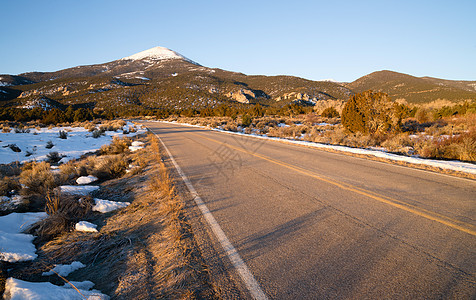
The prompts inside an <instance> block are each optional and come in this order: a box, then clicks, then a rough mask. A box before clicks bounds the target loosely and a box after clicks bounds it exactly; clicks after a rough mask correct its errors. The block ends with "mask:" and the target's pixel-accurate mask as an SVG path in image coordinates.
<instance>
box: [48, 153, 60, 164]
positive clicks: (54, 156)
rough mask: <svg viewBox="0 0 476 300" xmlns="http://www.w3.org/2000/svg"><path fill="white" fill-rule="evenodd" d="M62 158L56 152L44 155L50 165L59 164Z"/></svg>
mask: <svg viewBox="0 0 476 300" xmlns="http://www.w3.org/2000/svg"><path fill="white" fill-rule="evenodd" d="M62 158H63V156H61V155H60V154H59V153H58V152H57V151H52V152H50V153H48V154H47V155H46V161H47V162H49V163H51V164H55V163H57V162H59V161H60V160H61V159H62Z"/></svg>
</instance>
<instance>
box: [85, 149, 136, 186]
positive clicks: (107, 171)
mask: <svg viewBox="0 0 476 300" xmlns="http://www.w3.org/2000/svg"><path fill="white" fill-rule="evenodd" d="M128 166H129V163H128V161H127V160H126V159H125V157H124V156H122V155H114V156H108V157H104V158H103V159H102V160H100V161H99V162H98V163H97V164H96V165H95V167H94V169H93V170H92V172H91V173H92V175H94V176H96V177H97V178H99V179H101V180H108V179H113V178H118V177H121V176H123V175H124V174H126V169H127V167H128Z"/></svg>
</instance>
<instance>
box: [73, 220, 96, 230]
mask: <svg viewBox="0 0 476 300" xmlns="http://www.w3.org/2000/svg"><path fill="white" fill-rule="evenodd" d="M97 227H98V226H97V225H96V224H93V223H90V222H88V221H80V222H78V223H76V225H75V226H74V228H75V229H76V231H83V232H98V230H97V229H96V228H97Z"/></svg>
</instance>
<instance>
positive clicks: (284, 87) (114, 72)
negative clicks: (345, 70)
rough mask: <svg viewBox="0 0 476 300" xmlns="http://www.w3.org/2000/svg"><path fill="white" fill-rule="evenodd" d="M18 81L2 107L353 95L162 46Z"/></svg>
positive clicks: (306, 100) (274, 101) (308, 100)
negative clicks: (222, 65)
mask: <svg viewBox="0 0 476 300" xmlns="http://www.w3.org/2000/svg"><path fill="white" fill-rule="evenodd" d="M18 77H21V78H24V79H25V80H27V81H28V82H25V83H26V84H22V85H15V86H11V87H9V88H10V89H11V90H9V91H8V95H9V97H7V98H8V99H7V98H5V99H3V101H2V102H1V103H2V104H3V105H9V106H21V107H25V106H28V107H29V104H28V103H38V101H39V102H48V103H59V104H61V105H66V106H67V105H76V106H86V107H95V108H101V109H112V108H123V107H146V108H177V109H187V108H196V109H200V108H204V107H214V106H216V105H218V104H220V103H227V104H230V105H235V104H238V103H244V104H247V103H260V104H263V105H276V106H281V105H285V104H288V103H292V102H298V103H302V104H304V105H312V104H313V103H315V102H316V101H319V100H328V99H347V98H348V97H349V96H350V95H352V91H351V90H350V89H348V88H346V87H344V86H342V85H340V84H338V83H335V82H328V81H322V82H321V81H312V80H306V79H303V78H298V77H293V76H248V75H245V74H242V73H236V72H230V71H226V70H221V69H212V68H207V67H204V66H201V65H200V64H198V63H196V62H194V61H192V60H190V59H188V58H186V57H185V56H183V55H181V54H179V53H177V52H175V51H172V50H170V49H167V48H163V47H154V48H151V49H148V50H145V51H142V52H139V53H137V54H134V55H130V56H127V57H124V58H121V59H118V60H115V61H111V62H108V63H103V64H97V65H88V66H78V67H74V68H68V69H64V70H60V71H56V72H30V73H23V74H20V75H18ZM4 94H7V92H5V93H4ZM49 107H51V105H50V106H49Z"/></svg>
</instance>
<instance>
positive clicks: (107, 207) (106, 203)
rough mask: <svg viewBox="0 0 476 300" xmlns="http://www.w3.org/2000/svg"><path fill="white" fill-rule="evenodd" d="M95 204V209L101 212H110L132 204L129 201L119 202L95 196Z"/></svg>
mask: <svg viewBox="0 0 476 300" xmlns="http://www.w3.org/2000/svg"><path fill="white" fill-rule="evenodd" d="M94 202H95V204H94V206H93V210H94V211H98V212H101V213H108V212H111V211H114V210H116V209H120V208H123V207H126V206H128V205H130V203H129V202H117V201H110V200H103V199H97V198H94Z"/></svg>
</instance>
